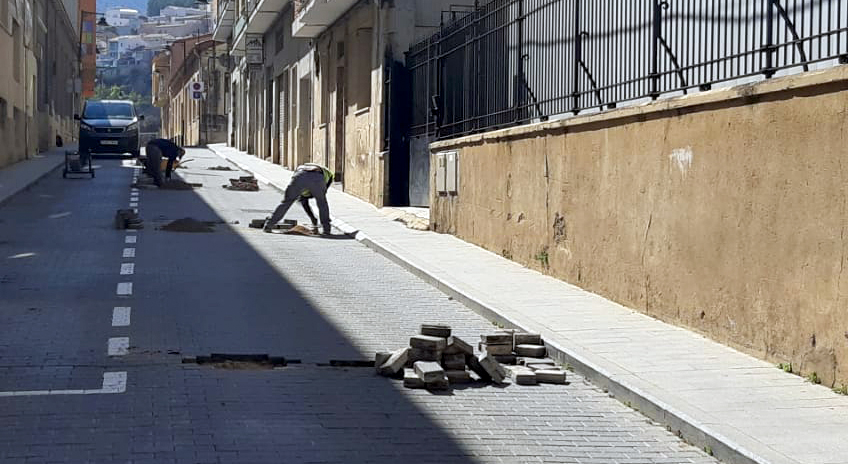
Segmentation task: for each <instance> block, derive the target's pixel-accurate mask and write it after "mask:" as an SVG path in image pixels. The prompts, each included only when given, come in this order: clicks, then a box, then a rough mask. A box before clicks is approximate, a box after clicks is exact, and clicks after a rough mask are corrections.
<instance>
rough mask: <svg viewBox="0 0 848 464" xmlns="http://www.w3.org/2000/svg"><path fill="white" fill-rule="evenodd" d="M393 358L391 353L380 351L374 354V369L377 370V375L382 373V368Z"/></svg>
mask: <svg viewBox="0 0 848 464" xmlns="http://www.w3.org/2000/svg"><path fill="white" fill-rule="evenodd" d="M391 357H392V353H391V352H389V351H378V352H377V353H376V354H374V368H375V369H376V370H377V373H378V374H379V373H380V368H381V367H383V364H385V363H386V361H388V360H389V358H391Z"/></svg>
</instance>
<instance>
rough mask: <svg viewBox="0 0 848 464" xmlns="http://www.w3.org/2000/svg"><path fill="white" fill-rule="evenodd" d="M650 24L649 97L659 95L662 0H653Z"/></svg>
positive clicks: (653, 97) (657, 96)
mask: <svg viewBox="0 0 848 464" xmlns="http://www.w3.org/2000/svg"><path fill="white" fill-rule="evenodd" d="M653 4H654V11H653V19H652V24H651V26H652V27H651V29H652V32H651V36H652V40H651V93H650V95H651V98H652V99H654V100H656V99H657V98H659V96H660V39H661V38H662V0H654V2H653Z"/></svg>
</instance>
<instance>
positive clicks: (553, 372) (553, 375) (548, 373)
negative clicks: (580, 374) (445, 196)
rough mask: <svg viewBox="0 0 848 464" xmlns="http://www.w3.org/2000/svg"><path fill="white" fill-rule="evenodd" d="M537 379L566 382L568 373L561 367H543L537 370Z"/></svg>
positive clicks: (558, 382) (547, 381) (559, 382)
mask: <svg viewBox="0 0 848 464" xmlns="http://www.w3.org/2000/svg"><path fill="white" fill-rule="evenodd" d="M535 373H536V380H537V381H538V382H539V383H553V384H560V385H561V384H564V383H565V381H566V373H565V371H563V370H559V369H541V370H538V371H535Z"/></svg>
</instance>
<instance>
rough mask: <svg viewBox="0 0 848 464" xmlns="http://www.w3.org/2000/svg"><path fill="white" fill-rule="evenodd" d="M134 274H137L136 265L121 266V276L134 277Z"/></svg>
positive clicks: (126, 264) (125, 264)
mask: <svg viewBox="0 0 848 464" xmlns="http://www.w3.org/2000/svg"><path fill="white" fill-rule="evenodd" d="M133 274H135V264H134V263H124V264H121V275H133Z"/></svg>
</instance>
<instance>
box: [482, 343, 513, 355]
mask: <svg viewBox="0 0 848 464" xmlns="http://www.w3.org/2000/svg"><path fill="white" fill-rule="evenodd" d="M480 351H484V352H486V353H489V354H494V355H498V356H506V355H508V354H512V345H489V344H486V343H481V344H480Z"/></svg>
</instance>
